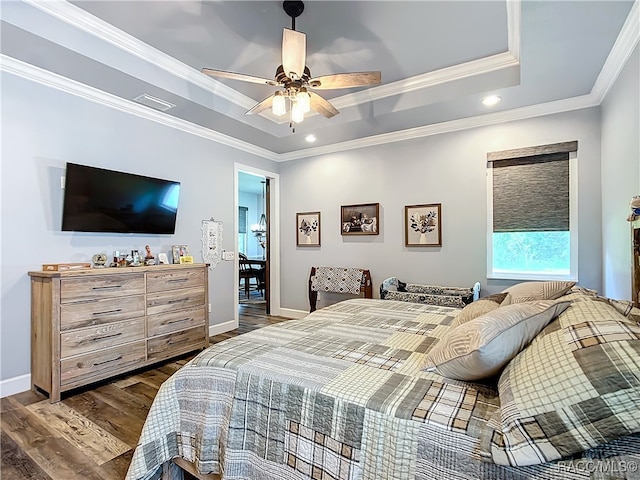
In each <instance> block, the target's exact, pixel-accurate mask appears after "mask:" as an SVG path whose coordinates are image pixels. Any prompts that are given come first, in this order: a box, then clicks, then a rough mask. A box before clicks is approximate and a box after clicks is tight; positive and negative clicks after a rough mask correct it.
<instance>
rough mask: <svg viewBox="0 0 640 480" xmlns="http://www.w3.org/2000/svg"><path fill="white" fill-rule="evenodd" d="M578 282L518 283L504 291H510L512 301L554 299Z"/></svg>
mask: <svg viewBox="0 0 640 480" xmlns="http://www.w3.org/2000/svg"><path fill="white" fill-rule="evenodd" d="M575 284H576V282H570V281H561V280H552V281H547V282H543V281H540V282H522V283H517V284H516V285H513V286H511V287H509V288H505V289H504V290H503V292H508V293H509V297H510V299H511V303H522V302H532V301H534V300H554V299H556V298H560V297H561V296H563V295H564V294H565V293H567V292H568V291H569V290H571V287H573V286H574V285H575Z"/></svg>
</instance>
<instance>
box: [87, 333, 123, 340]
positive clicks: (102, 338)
mask: <svg viewBox="0 0 640 480" xmlns="http://www.w3.org/2000/svg"><path fill="white" fill-rule="evenodd" d="M119 335H122V332H118V333H114V334H113V335H104V336H102V337H95V338H94V339H93V341H94V342H97V341H98V340H106V339H107V338H113V337H117V336H119Z"/></svg>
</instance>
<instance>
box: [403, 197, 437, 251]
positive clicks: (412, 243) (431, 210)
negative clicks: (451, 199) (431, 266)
mask: <svg viewBox="0 0 640 480" xmlns="http://www.w3.org/2000/svg"><path fill="white" fill-rule="evenodd" d="M404 244H405V246H407V247H441V246H442V204H440V203H428V204H423V205H406V206H405V207H404Z"/></svg>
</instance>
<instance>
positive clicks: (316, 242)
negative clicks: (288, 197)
mask: <svg viewBox="0 0 640 480" xmlns="http://www.w3.org/2000/svg"><path fill="white" fill-rule="evenodd" d="M296 246H298V247H319V246H320V212H303V213H296Z"/></svg>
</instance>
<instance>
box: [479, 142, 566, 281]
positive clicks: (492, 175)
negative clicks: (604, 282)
mask: <svg viewBox="0 0 640 480" xmlns="http://www.w3.org/2000/svg"><path fill="white" fill-rule="evenodd" d="M577 150H578V142H577V141H574V142H565V143H557V144H553V145H542V146H538V147H530V148H523V149H516V150H508V151H503V152H491V153H489V154H487V162H488V163H487V166H488V174H487V180H488V184H489V185H488V189H487V191H488V192H489V195H488V230H487V231H488V232H489V240H488V242H487V248H488V256H487V277H488V278H499V279H511V280H534V279H538V280H560V279H565V280H569V279H570V280H576V279H577V276H578V272H577V270H578V269H577V261H578V255H577V253H578V252H577V223H576V219H577V214H576V204H577V201H576V193H577V191H576V190H577V188H576V184H577V182H576V178H577V175H576V169H577V161H576V155H575V153H576V152H577Z"/></svg>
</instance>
